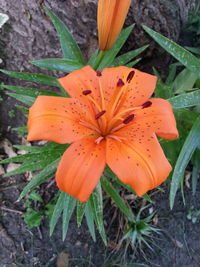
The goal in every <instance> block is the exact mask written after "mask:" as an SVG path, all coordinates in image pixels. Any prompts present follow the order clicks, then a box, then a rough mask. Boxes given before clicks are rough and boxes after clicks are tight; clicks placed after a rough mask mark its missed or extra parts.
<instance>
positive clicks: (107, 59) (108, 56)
mask: <svg viewBox="0 0 200 267" xmlns="http://www.w3.org/2000/svg"><path fill="white" fill-rule="evenodd" d="M134 26H135V24H133V25H131V26H129V27H127V28H126V29H124V30H123V31H122V32H121V33H120V35H119V37H118V39H117V41H116V43H115V44H114V46H113V48H112V49H111V50H109V51H106V52H105V55H104V58H103V60H102V61H101V64H100V65H99V67H98V69H99V70H102V69H104V68H105V67H107V66H109V65H110V64H112V62H113V60H114V59H115V57H116V55H117V54H118V53H119V51H120V49H121V48H122V46H123V45H124V44H125V42H126V40H127V39H128V37H129V35H130V33H131V31H132V30H133V28H134Z"/></svg>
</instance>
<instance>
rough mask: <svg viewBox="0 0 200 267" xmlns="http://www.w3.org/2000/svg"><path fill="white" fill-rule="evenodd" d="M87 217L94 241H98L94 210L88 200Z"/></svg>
mask: <svg viewBox="0 0 200 267" xmlns="http://www.w3.org/2000/svg"><path fill="white" fill-rule="evenodd" d="M85 217H86V222H87V226H88V229H89V231H90V234H91V236H92V239H93V240H94V242H96V234H95V227H94V217H93V211H92V208H91V205H90V202H89V201H87V203H86V206H85Z"/></svg>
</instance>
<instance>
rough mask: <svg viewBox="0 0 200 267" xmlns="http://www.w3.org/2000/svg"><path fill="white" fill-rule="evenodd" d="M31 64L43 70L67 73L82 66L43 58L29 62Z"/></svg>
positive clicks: (78, 63) (66, 60)
mask: <svg viewBox="0 0 200 267" xmlns="http://www.w3.org/2000/svg"><path fill="white" fill-rule="evenodd" d="M31 63H32V64H33V65H35V66H37V67H40V68H43V69H47V70H57V71H63V72H67V73H70V72H72V71H75V70H78V69H81V68H82V67H83V66H84V65H83V64H82V63H80V62H77V61H73V60H70V59H63V58H45V59H40V60H34V61H31Z"/></svg>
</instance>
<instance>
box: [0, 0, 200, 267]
mask: <svg viewBox="0 0 200 267" xmlns="http://www.w3.org/2000/svg"><path fill="white" fill-rule="evenodd" d="M43 2H45V4H47V5H48V6H49V7H51V8H53V10H54V11H55V12H57V14H58V15H60V16H61V18H63V20H64V21H65V22H66V23H67V24H68V25H69V27H70V29H71V30H72V31H74V32H73V33H74V35H75V38H76V39H77V41H78V42H79V44H80V46H81V48H82V49H83V50H84V51H85V53H86V55H89V54H90V53H91V51H93V50H94V49H95V48H96V45H97V39H96V30H94V25H96V22H95V18H94V10H95V8H96V2H97V1H95V0H94V1H92V0H90V1H80V2H79V1H74V0H73V1H72V0H70V4H69V2H67V3H66V1H61V0H59V1H50V0H49V1H30V0H26V1H19V0H16V1H11V0H9V1H5V0H0V11H1V12H6V13H8V14H9V15H10V21H9V22H8V23H7V25H5V27H4V28H3V31H2V35H1V40H0V43H1V45H0V46H1V51H2V52H3V53H2V54H1V58H2V59H3V65H2V66H1V68H6V69H9V70H16V71H31V72H42V73H45V74H51V75H57V76H61V74H60V73H58V72H56V73H54V72H53V73H52V72H51V73H50V72H47V71H41V70H39V69H38V68H36V67H33V66H32V65H31V64H29V63H28V61H30V60H34V59H38V58H46V57H60V56H61V51H60V48H59V45H58V40H57V38H56V36H55V32H54V30H53V27H52V25H51V23H50V21H49V20H48V18H47V17H46V15H45V14H44V11H43V9H42V6H41V5H42V4H43ZM85 2H87V5H84V3H85ZM142 2H143V3H142V6H143V5H144V4H145V3H147V6H151V5H150V2H149V1H146V2H145V1H142ZM157 2H159V1H155V3H157ZM161 2H162V1H161ZM177 2H179V3H180V2H181V1H177ZM192 2H193V1H190V3H192ZM194 2H195V1H194ZM194 2H193V3H194ZM80 3H81V4H80ZM184 3H186V5H185V7H188V5H189V4H188V3H187V1H182V4H183V5H184ZM65 4H66V11H64V5H65ZM142 6H141V10H142ZM146 8H147V7H146ZM143 9H145V8H144V7H143ZM189 9H190V8H188V9H187V10H189ZM146 10H148V8H147V9H146ZM154 10H156V9H155V8H154ZM158 10H159V8H158ZM65 12H67V14H68V17H67V18H66V16H65V14H64V13H65ZM177 12H178V11H177ZM185 12H186V10H185ZM187 12H188V11H187ZM187 12H186V13H187ZM79 14H82V15H81V21H82V22H84V23H80V20H78V15H79ZM145 14H147V15H148V12H147V11H146V13H145ZM174 14H175V13H174ZM129 16H130V15H129ZM173 16H174V15H173ZM88 17H91V18H92V19H90V20H88V19H86V18H88ZM186 17H187V14H186ZM72 20H73V21H74V20H75V21H74V23H75V24H72V22H71V21H72ZM177 23H179V24H178V25H179V27H180V25H181V24H180V21H179V22H177ZM74 25H75V26H74ZM78 25H79V26H78ZM80 25H81V26H80ZM91 25H92V26H91ZM165 25H166V24H165ZM149 26H151V25H149ZM77 27H81V29H80V30H79V31H77V30H76V29H78V28H77ZM173 28H174V30H177V28H176V29H175V27H173ZM86 32H87V34H85V33H86ZM84 34H85V35H84ZM172 34H173V33H172ZM176 34H177V35H173V36H174V38H175V39H176V38H178V33H177V32H176ZM138 39H140V40H141V39H142V38H138ZM145 42H146V40H145ZM2 48H5V49H3V50H2ZM129 48H130V46H129V45H127V49H129ZM153 50H154V49H153ZM153 50H152V51H153ZM158 51H159V49H158ZM162 53H163V52H162ZM151 55H152V54H151ZM151 55H148V56H147V58H148V57H151ZM151 59H152V62H155V58H152V57H151ZM161 62H162V59H161V60H160V62H159V61H157V62H156V64H158V66H161V68H162V69H164V68H165V65H166V62H165V64H161ZM151 64H152V63H151ZM151 66H152V65H151ZM62 75H63V74H62ZM1 80H2V81H3V82H4V83H10V84H18V85H19V84H20V85H28V86H30V84H29V83H23V82H19V81H16V80H14V79H10V78H7V77H5V76H3V75H2V76H1ZM31 86H33V85H31ZM15 104H16V102H15V101H14V100H13V99H11V98H10V97H7V96H5V95H3V102H2V103H1V105H0V114H1V118H0V123H1V124H0V125H1V141H2V140H5V138H6V139H9V140H10V141H11V143H12V144H16V143H21V141H22V140H21V138H19V137H18V136H17V135H16V133H15V132H14V131H12V128H13V127H16V126H22V125H23V123H24V122H25V119H24V117H23V116H22V114H21V113H20V112H19V111H18V110H17V109H16V108H15ZM10 110H14V112H15V117H14V118H11V117H10V116H9V115H8V111H10ZM0 155H1V156H2V157H5V151H4V150H3V148H0ZM4 167H5V166H4ZM26 178H27V177H26V176H25V175H18V176H14V177H9V178H3V177H1V179H0V267H32V266H36V267H51V266H52V267H54V266H58V267H60V266H65V267H66V266H68V265H69V266H71V267H75V266H78V267H81V266H83V267H84V266H91V267H92V266H96V267H100V266H103V264H105V263H107V262H108V261H109V262H110V263H107V265H104V266H119V265H117V264H119V263H123V264H125V263H126V264H133V263H140V264H144V265H143V266H159V267H172V266H173V267H179V266H181V267H193V266H194V267H198V266H200V241H199V236H200V227H199V221H198V220H197V221H196V223H192V221H191V220H189V219H188V218H187V215H188V213H189V212H190V211H191V210H200V201H199V196H200V185H198V188H197V193H196V195H195V196H192V193H191V190H190V189H189V188H187V187H186V190H185V202H186V205H185V206H184V204H183V201H182V198H181V193H180V192H179V193H178V195H177V198H176V202H175V207H174V209H173V210H172V211H170V209H169V202H168V196H169V192H168V191H169V190H168V187H169V184H167V183H166V184H165V185H164V186H163V187H162V188H163V189H164V192H160V191H158V190H155V191H154V192H153V193H152V199H153V200H154V203H153V204H150V206H149V209H152V208H153V211H155V212H156V214H157V217H155V220H154V224H156V225H155V226H156V227H157V228H160V229H161V231H160V234H159V235H157V234H154V235H153V238H152V240H153V242H154V243H155V245H152V246H153V251H151V250H150V249H149V248H147V247H146V246H143V247H142V251H143V252H142V251H140V252H137V253H135V252H134V251H133V250H131V248H129V249H128V251H127V253H126V254H125V244H124V245H122V247H121V249H120V250H119V251H118V252H116V251H115V250H114V240H115V238H116V232H117V229H118V227H119V225H118V221H117V219H116V220H114V221H113V224H112V225H111V226H110V227H108V226H109V223H110V219H109V217H111V216H112V215H113V214H112V213H110V207H109V206H106V208H105V225H107V227H106V229H109V230H108V233H107V234H108V238H109V246H108V247H105V246H104V245H103V243H102V241H101V239H100V237H99V236H98V233H97V237H98V238H97V242H96V243H94V242H93V241H92V239H91V237H90V234H89V231H88V229H87V226H86V224H85V223H83V225H82V226H81V227H80V228H77V226H76V223H75V218H73V219H72V221H71V223H70V227H69V231H68V235H67V238H66V240H65V241H64V242H62V241H61V222H59V223H58V225H57V226H56V230H55V232H54V234H53V236H52V237H51V238H50V237H49V225H48V219H47V218H46V217H45V219H44V220H43V221H42V224H41V226H40V227H39V228H33V229H28V227H27V226H26V224H25V223H24V220H23V214H24V212H25V201H24V200H22V201H20V202H17V199H18V196H19V194H20V192H21V191H22V188H23V186H24V184H25V181H26ZM55 192H56V188H55V187H54V185H52V186H51V187H50V188H49V189H47V185H44V186H43V187H42V188H41V193H42V195H43V197H44V198H45V197H46V198H48V197H50V196H51V197H52V196H53V195H54V194H55ZM62 253H65V254H62ZM63 255H64V256H63ZM67 258H68V259H69V264H68V263H67V262H68V260H67ZM60 259H61V260H63V262H65V263H63V265H58V260H60ZM59 264H60V263H59ZM132 266H133V265H132Z"/></svg>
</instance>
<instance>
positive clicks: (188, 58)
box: [143, 26, 200, 77]
mask: <svg viewBox="0 0 200 267" xmlns="http://www.w3.org/2000/svg"><path fill="white" fill-rule="evenodd" d="M143 29H144V30H145V31H146V32H147V33H148V34H149V35H150V36H151V37H152V38H153V39H154V40H155V41H156V42H157V43H158V44H159V45H160V46H162V48H164V49H165V50H166V51H167V52H168V53H170V54H171V55H172V56H173V57H175V58H176V59H177V60H178V61H179V62H181V63H182V64H183V65H184V66H185V67H187V68H188V69H189V70H190V71H191V72H193V73H195V74H196V75H197V76H198V77H200V71H199V70H200V60H199V59H198V58H197V57H195V56H193V55H192V54H191V53H190V52H189V51H187V50H186V49H184V48H183V47H181V46H180V45H178V44H176V43H175V42H173V41H171V40H169V39H168V38H166V37H164V36H163V35H161V34H159V33H157V32H155V31H153V30H151V29H150V28H148V27H147V26H143Z"/></svg>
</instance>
